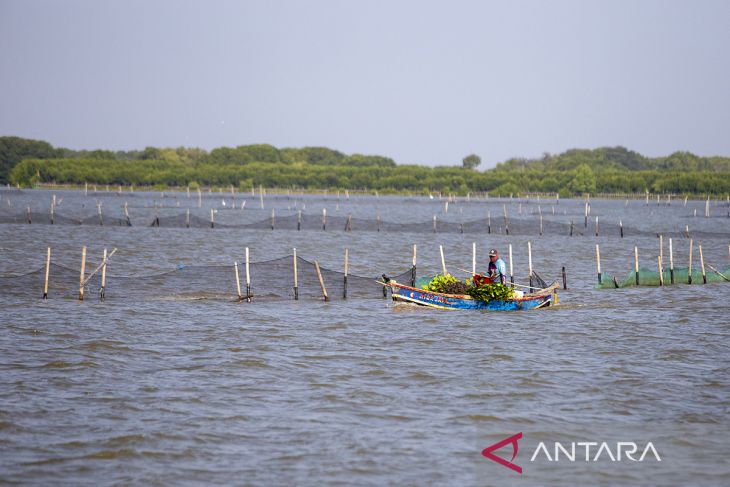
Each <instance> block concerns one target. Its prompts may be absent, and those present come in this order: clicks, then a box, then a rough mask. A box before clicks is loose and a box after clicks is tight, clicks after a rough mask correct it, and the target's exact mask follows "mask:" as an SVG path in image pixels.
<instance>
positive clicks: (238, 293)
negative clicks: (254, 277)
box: [233, 262, 241, 301]
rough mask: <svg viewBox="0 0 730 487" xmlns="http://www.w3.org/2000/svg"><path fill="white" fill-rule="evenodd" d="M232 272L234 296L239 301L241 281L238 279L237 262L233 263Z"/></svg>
mask: <svg viewBox="0 0 730 487" xmlns="http://www.w3.org/2000/svg"><path fill="white" fill-rule="evenodd" d="M233 272H234V273H235V275H236V296H238V300H239V301H240V300H241V279H240V278H239V277H238V262H234V263H233Z"/></svg>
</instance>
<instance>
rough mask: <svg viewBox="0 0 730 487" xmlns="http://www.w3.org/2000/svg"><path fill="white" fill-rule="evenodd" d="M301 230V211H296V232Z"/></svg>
mask: <svg viewBox="0 0 730 487" xmlns="http://www.w3.org/2000/svg"><path fill="white" fill-rule="evenodd" d="M301 229H302V210H299V211H297V231H299V230H301Z"/></svg>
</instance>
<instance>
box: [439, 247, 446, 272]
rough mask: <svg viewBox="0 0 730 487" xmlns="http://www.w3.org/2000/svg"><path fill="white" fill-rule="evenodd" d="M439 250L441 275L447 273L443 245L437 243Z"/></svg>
mask: <svg viewBox="0 0 730 487" xmlns="http://www.w3.org/2000/svg"><path fill="white" fill-rule="evenodd" d="M439 252H440V253H441V271H442V272H443V275H444V276H445V275H447V274H448V272H446V260H445V259H444V246H443V245H439Z"/></svg>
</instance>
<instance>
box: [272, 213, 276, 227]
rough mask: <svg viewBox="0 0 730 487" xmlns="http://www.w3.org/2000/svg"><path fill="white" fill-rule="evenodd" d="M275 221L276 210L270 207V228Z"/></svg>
mask: <svg viewBox="0 0 730 487" xmlns="http://www.w3.org/2000/svg"><path fill="white" fill-rule="evenodd" d="M275 223H276V210H275V209H274V208H272V209H271V229H272V230H273V229H274V224H275Z"/></svg>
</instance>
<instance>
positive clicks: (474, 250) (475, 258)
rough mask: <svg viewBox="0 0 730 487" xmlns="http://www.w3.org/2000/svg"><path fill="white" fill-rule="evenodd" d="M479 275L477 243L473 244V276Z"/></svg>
mask: <svg viewBox="0 0 730 487" xmlns="http://www.w3.org/2000/svg"><path fill="white" fill-rule="evenodd" d="M476 273H477V243H476V242H472V243H471V275H472V276H473V275H474V274H476Z"/></svg>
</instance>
